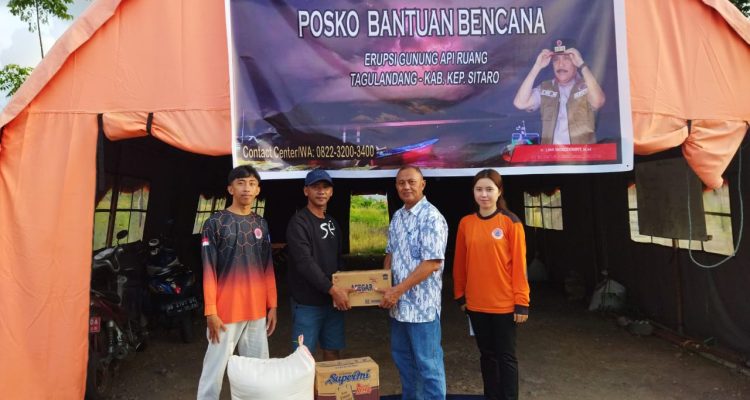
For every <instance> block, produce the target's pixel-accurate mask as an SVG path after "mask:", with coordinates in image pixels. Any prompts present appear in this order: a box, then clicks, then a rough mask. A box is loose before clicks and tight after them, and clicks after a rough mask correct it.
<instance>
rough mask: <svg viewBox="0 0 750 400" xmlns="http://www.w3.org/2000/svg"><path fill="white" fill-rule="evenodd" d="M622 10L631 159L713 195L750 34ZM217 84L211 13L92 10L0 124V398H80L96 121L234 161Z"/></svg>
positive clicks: (218, 52) (219, 48)
mask: <svg viewBox="0 0 750 400" xmlns="http://www.w3.org/2000/svg"><path fill="white" fill-rule="evenodd" d="M625 3H626V14H627V16H626V18H627V33H628V39H627V40H628V43H629V44H630V45H629V57H630V61H629V62H630V80H631V94H632V104H633V122H634V127H635V146H636V151H637V152H638V153H639V154H646V153H650V152H656V151H660V150H663V149H667V148H670V147H674V146H678V145H680V144H682V146H683V151H684V154H685V157H686V158H687V159H688V162H689V163H690V165H691V166H692V167H693V168H694V169H695V170H696V172H697V173H698V175H699V176H700V177H701V178H702V179H703V180H704V182H706V184H707V185H709V186H712V187H716V186H718V185H717V181H718V179H720V176H721V173H722V172H723V170H724V168H725V167H726V165H727V162H728V160H729V159H731V156H732V154H734V152H735V150H736V148H737V145H738V144H739V142H740V141H741V139H742V136H743V135H744V130H743V129H746V124H747V121H748V120H750V116H749V115H748V114H749V113H750V108H748V107H747V104H750V103H749V102H748V98H747V96H748V95H749V94H750V90H748V89H749V88H748V87H747V86H748V84H747V82H748V80H747V79H743V76H742V75H741V74H740V73H741V71H742V69H743V68H744V66H746V65H749V64H748V61H750V51H748V46H747V38H748V37H750V26H749V24H750V22H748V21H747V20H746V19H743V18H744V17H742V16H741V15H740V14H739V13H738V12H736V10H735V11H733V10H732V9H731V8H730V6H729V5H728V2H727V1H726V0H704V2H701V1H699V0H692V1H684V0H659V1H653V0H627V1H626V2H625ZM704 3H705V4H704ZM695 21H701V23H700V24H696V23H695ZM678 60H679V62H678ZM228 83H229V77H228V57H227V50H226V27H225V23H224V4H223V2H222V1H205V0H159V1H154V0H97V1H96V2H94V3H93V4H92V5H91V6H89V8H88V10H87V11H86V12H85V13H84V14H83V15H82V16H81V17H79V18H78V19H77V20H76V22H75V23H74V24H73V25H72V26H71V28H70V29H69V30H68V31H67V32H66V33H65V34H64V35H63V36H62V37H61V38H60V40H58V42H57V43H56V44H55V46H54V47H53V48H52V49H51V50H50V52H49V53H48V55H47V57H46V58H45V59H44V60H43V61H42V62H41V63H40V64H39V65H38V66H37V67H36V68H35V69H34V72H33V73H32V74H31V76H30V77H29V78H28V79H27V81H26V82H25V83H24V85H23V86H22V87H21V89H20V90H19V91H18V93H17V94H16V96H14V97H13V99H11V101H10V103H9V104H8V105H7V107H6V108H5V109H4V110H3V112H2V114H0V127H2V136H1V137H0V221H2V223H0V293H1V295H0V316H2V317H0V354H2V362H0V376H2V377H3V379H0V393H3V397H4V398H34V399H42V398H77V399H79V398H82V397H83V392H84V382H85V373H86V359H87V326H88V321H87V317H88V300H89V292H88V290H89V279H90V265H91V248H92V244H91V243H92V228H93V218H92V214H93V208H94V202H93V200H94V197H95V189H94V187H95V179H96V176H95V174H96V141H97V132H98V122H97V116H98V115H99V114H101V115H102V120H103V128H104V131H105V133H106V134H107V135H108V136H109V137H110V138H112V139H125V138H130V137H138V136H144V135H147V134H151V135H153V136H154V137H156V138H158V139H160V140H163V141H165V142H166V143H169V144H171V145H173V146H175V147H179V148H181V149H184V150H187V151H192V152H195V153H201V154H207V155H226V154H230V151H231V140H230V138H229V135H228V134H227V133H228V132H229V131H230V121H229V120H230V118H229V84H228ZM149 115H151V117H152V120H151V125H150V129H148V121H149ZM688 120H689V121H692V124H691V126H692V131H691V132H688V128H687V126H688V124H687V121H688Z"/></svg>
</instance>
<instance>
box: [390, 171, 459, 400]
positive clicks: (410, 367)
mask: <svg viewBox="0 0 750 400" xmlns="http://www.w3.org/2000/svg"><path fill="white" fill-rule="evenodd" d="M425 184H426V182H425V180H424V177H423V176H422V171H420V170H419V168H418V167H415V166H411V165H407V166H404V167H402V168H401V169H399V170H398V174H397V175H396V189H397V191H398V196H399V198H401V200H402V201H403V202H404V206H403V207H402V208H400V209H399V210H398V211H396V213H395V214H393V219H392V220H391V224H390V226H389V228H388V244H387V246H386V250H385V252H386V255H385V262H384V268H386V269H391V270H392V273H393V287H391V288H389V289H386V290H384V291H383V295H384V296H383V301H382V302H381V303H380V306H381V307H383V308H388V309H390V316H391V354H392V356H393V361H394V362H395V364H396V367H397V368H398V372H399V376H400V378H401V388H402V390H403V397H402V398H403V399H445V367H444V365H443V348H442V347H441V345H440V338H441V330H440V300H441V291H442V288H443V260H444V259H445V246H446V244H447V241H448V224H447V223H446V222H445V218H443V215H442V214H440V211H438V209H437V208H435V206H433V205H432V204H431V203H430V202H428V201H427V198H425V197H424V194H423V191H424V188H425Z"/></svg>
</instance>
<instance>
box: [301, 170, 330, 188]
mask: <svg viewBox="0 0 750 400" xmlns="http://www.w3.org/2000/svg"><path fill="white" fill-rule="evenodd" d="M320 181H326V182H328V183H330V184H331V185H333V179H331V175H328V172H326V171H325V170H324V169H320V168H318V169H314V170H312V171H310V172H308V173H307V176H306V177H305V186H310V185H312V184H313V183H316V182H320Z"/></svg>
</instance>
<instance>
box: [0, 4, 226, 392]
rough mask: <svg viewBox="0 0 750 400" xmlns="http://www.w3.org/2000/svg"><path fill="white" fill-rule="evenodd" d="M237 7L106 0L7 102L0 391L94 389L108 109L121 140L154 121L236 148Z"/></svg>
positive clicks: (0, 178)
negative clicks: (233, 25) (233, 17)
mask: <svg viewBox="0 0 750 400" xmlns="http://www.w3.org/2000/svg"><path fill="white" fill-rule="evenodd" d="M227 62H228V60H227V52H226V32H225V25H224V6H223V2H220V1H205V0H190V1H189V0H184V1H182V0H159V1H153V0H127V1H112V0H99V1H97V2H95V3H93V4H92V5H91V6H90V7H89V8H88V10H87V11H86V12H85V13H84V14H83V15H82V16H81V17H79V18H78V19H77V20H76V22H75V23H74V24H73V25H72V26H71V27H70V29H69V30H68V31H67V32H66V33H65V34H64V35H63V36H62V37H61V38H60V40H59V41H58V42H57V43H56V44H55V46H54V47H53V48H52V49H51V51H50V52H49V54H48V55H47V57H46V58H45V59H44V60H43V62H41V63H40V64H39V66H38V67H37V68H35V70H34V72H33V73H32V75H31V76H30V77H29V79H28V80H27V82H26V83H25V84H24V85H23V86H22V87H21V89H20V90H19V92H18V94H17V95H16V96H15V97H14V98H13V99H12V100H11V102H10V103H9V104H8V106H7V107H6V108H5V110H4V111H3V113H2V114H0V126H2V127H3V131H2V138H1V139H0V140H1V142H0V149H1V150H0V221H2V223H0V293H1V294H0V316H2V317H0V354H2V356H0V359H2V362H0V376H2V379H0V393H2V394H3V395H2V396H3V398H9V399H21V398H28V399H45V398H63V399H81V398H83V393H84V383H85V376H86V361H87V343H88V342H87V330H88V311H89V307H88V304H89V283H90V270H91V251H92V244H91V243H92V229H93V218H92V215H93V211H94V198H95V180H96V142H97V132H98V122H97V115H98V114H102V117H103V118H102V120H103V128H104V131H105V133H106V134H107V136H108V137H109V138H111V139H113V140H117V139H125V138H131V137H138V136H144V135H147V134H148V132H147V122H148V117H149V114H150V113H153V120H152V124H151V129H150V133H151V134H152V135H153V136H154V137H156V138H158V139H160V140H163V141H164V142H166V143H169V144H170V145H172V146H175V147H178V148H181V149H183V150H187V151H192V152H196V153H201V154H207V155H224V154H228V153H229V150H230V140H231V139H230V138H228V135H226V132H229V129H230V128H229V125H230V122H229V120H230V118H229V75H228V70H227Z"/></svg>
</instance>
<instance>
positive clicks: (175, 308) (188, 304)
mask: <svg viewBox="0 0 750 400" xmlns="http://www.w3.org/2000/svg"><path fill="white" fill-rule="evenodd" d="M196 308H198V299H197V298H195V297H189V298H187V299H184V300H179V301H175V302H174V303H170V304H167V306H166V311H167V315H176V314H179V313H183V312H185V311H190V310H195V309H196Z"/></svg>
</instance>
